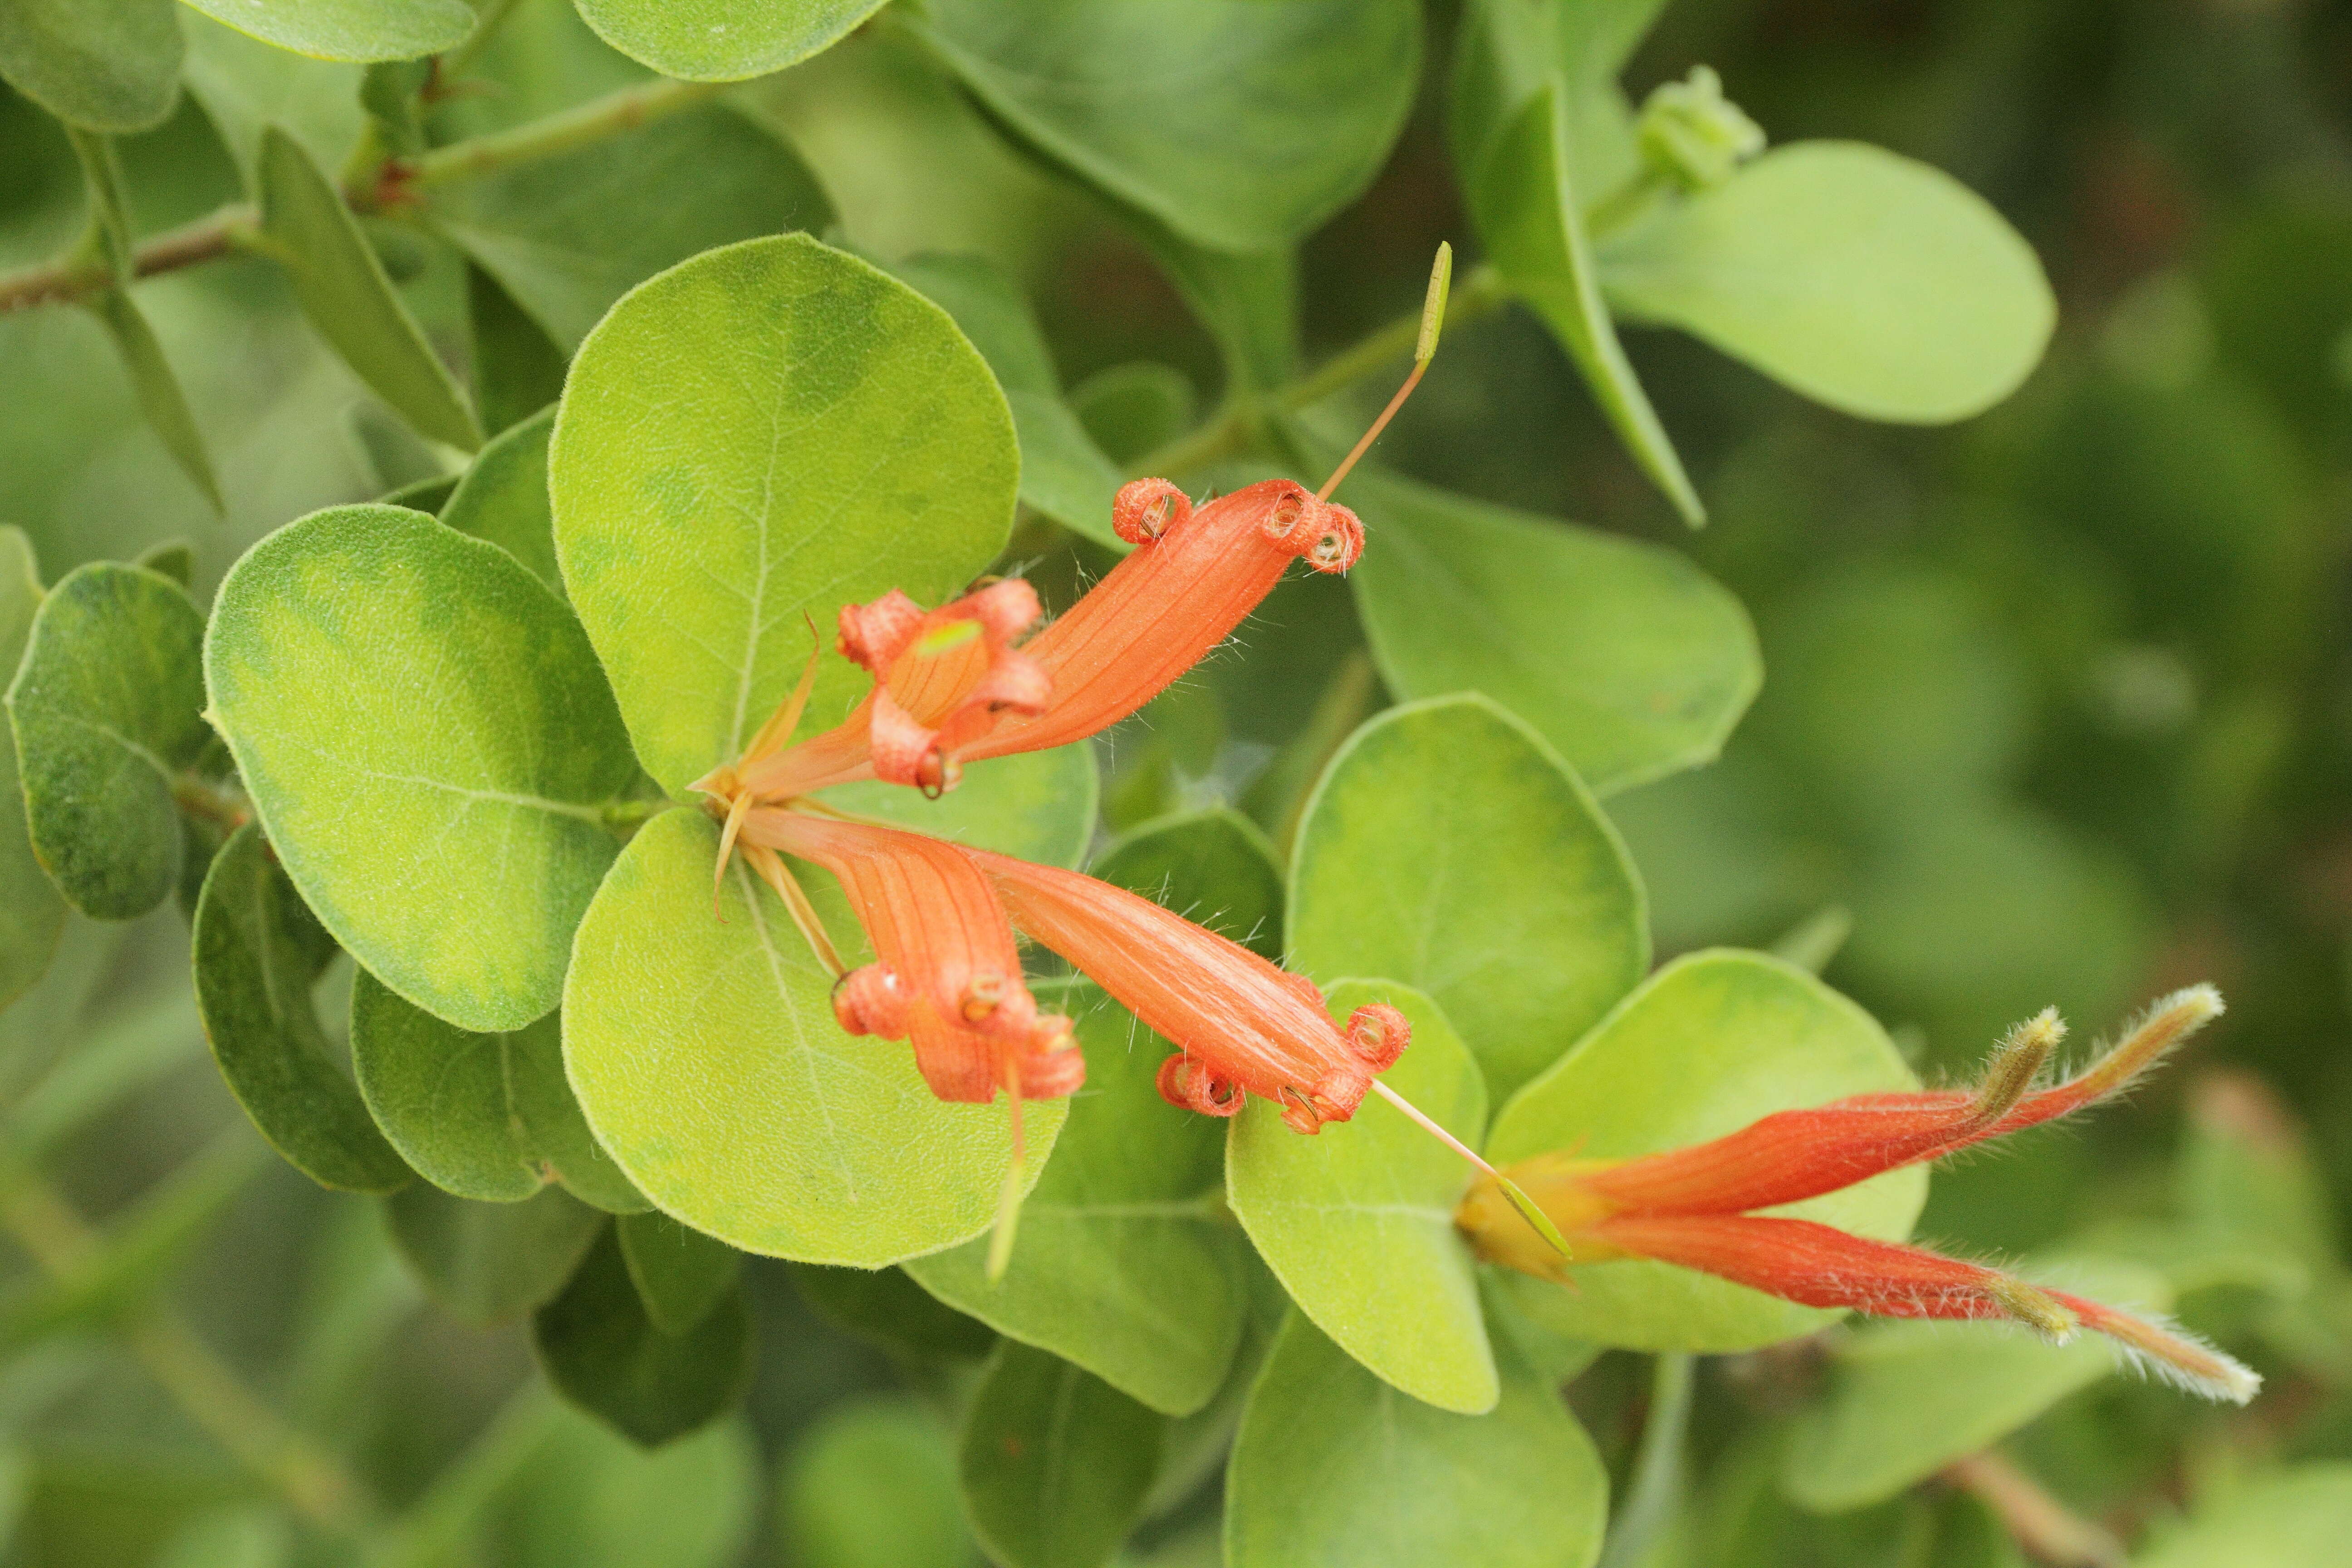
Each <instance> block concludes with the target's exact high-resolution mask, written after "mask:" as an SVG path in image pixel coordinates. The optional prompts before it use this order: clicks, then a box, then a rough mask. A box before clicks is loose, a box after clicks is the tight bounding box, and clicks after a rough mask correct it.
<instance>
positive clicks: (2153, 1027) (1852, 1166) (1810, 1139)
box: [1454, 985, 2261, 1405]
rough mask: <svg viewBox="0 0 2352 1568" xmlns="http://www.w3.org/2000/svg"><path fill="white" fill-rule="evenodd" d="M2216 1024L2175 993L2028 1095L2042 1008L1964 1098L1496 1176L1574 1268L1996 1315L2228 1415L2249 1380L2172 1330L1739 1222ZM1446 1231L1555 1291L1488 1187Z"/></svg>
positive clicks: (1827, 1232)
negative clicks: (2085, 1340)
mask: <svg viewBox="0 0 2352 1568" xmlns="http://www.w3.org/2000/svg"><path fill="white" fill-rule="evenodd" d="M2220 1013H2221V996H2220V995H2219V994H2217V993H2215V992H2214V990H2213V989H2212V988H2211V987H2210V986H2205V985H2199V986H2192V987H2190V988H2189V989H2188V990H2186V991H2181V992H2178V993H2175V994H2173V995H2170V996H2168V997H2166V998H2165V999H2164V1000H2162V1001H2161V1002H2158V1004H2157V1005H2156V1006H2155V1007H2154V1008H2152V1009H2151V1010H2150V1011H2149V1012H2148V1014H2147V1016H2145V1017H2144V1018H2142V1019H2141V1020H2140V1021H2139V1022H2138V1023H2137V1025H2135V1026H2133V1027H2132V1028H2131V1029H2130V1030H2128V1031H2127V1032H2126V1035H2125V1037H2124V1039H2123V1040H2122V1042H2121V1043H2119V1044H2118V1045H2117V1046H2116V1047H2115V1048H2114V1049H2113V1050H2112V1051H2109V1052H2108V1053H2106V1054H2105V1056H2103V1057H2102V1058H2100V1059H2099V1060H2098V1061H2097V1062H2096V1063H2095V1064H2094V1065H2093V1066H2092V1067H2091V1068H2088V1069H2087V1070H2086V1071H2084V1072H2082V1073H2080V1074H2078V1075H2076V1076H2074V1078H2071V1079H2067V1080H2065V1081H2064V1082H2062V1083H2059V1084H2056V1085H2054V1086H2053V1087H2051V1088H2048V1089H2042V1090H2039V1091H2032V1088H2031V1086H2032V1081H2033V1079H2034V1076H2035V1075H2036V1074H2037V1073H2038V1072H2039V1071H2040V1070H2041V1068H2042V1063H2043V1062H2044V1061H2046V1060H2047V1059H2048V1058H2049V1055H2050V1052H2051V1051H2052V1049H2053V1047H2055V1046H2056V1045H2057V1043H2058V1041H2059V1039H2060V1037H2062V1036H2063V1028H2062V1027H2061V1026H2060V1025H2059V1023H2058V1020H2057V1016H2056V1015H2055V1014H2054V1013H2043V1014H2042V1015H2041V1016H2039V1017H2036V1018H2033V1019H2032V1020H2030V1021H2029V1022H2027V1023H2025V1024H2022V1025H2020V1026H2018V1027H2017V1028H2016V1029H2014V1030H2012V1031H2011V1034H2010V1036H2009V1037H2008V1038H2007V1039H2006V1040H2004V1041H2003V1042H2002V1044H2001V1046H2000V1049H1999V1050H1998V1051H1996V1052H1995V1054H1994V1057H1993V1059H1992V1062H1991V1065H1990V1068H1989V1070H1988V1071H1987V1073H1986V1076H1985V1079H1984V1081H1983V1082H1982V1083H1981V1084H1980V1085H1979V1086H1978V1087H1977V1088H1976V1089H1972V1090H1961V1089H1952V1090H1940V1091H1929V1092H1925V1093H1919V1094H1875V1095H1859V1096H1855V1097H1853V1098H1852V1099H1848V1100H1836V1101H1832V1103H1830V1104H1828V1105H1824V1106H1819V1107H1815V1108H1813V1109H1811V1110H1789V1111H1780V1112H1778V1113H1776V1114H1774V1115H1771V1116H1767V1117H1765V1118H1763V1119H1762V1120H1760V1121H1756V1122H1754V1123H1752V1124H1750V1125H1749V1126H1748V1127H1745V1128H1743V1129H1741V1130H1740V1131H1737V1132H1734V1133H1731V1134H1730V1135H1728V1136H1727V1137H1723V1138H1718V1139H1716V1140H1714V1141H1713V1142H1707V1143H1701V1144H1697V1145H1696V1146H1694V1147H1692V1148H1688V1149H1678V1150H1674V1151H1670V1152H1664V1153H1659V1154H1648V1155H1643V1156H1641V1157H1639V1158H1635V1159H1630V1160H1585V1159H1578V1158H1575V1157H1574V1156H1572V1155H1570V1153H1568V1152H1564V1151H1563V1152H1553V1153H1549V1154H1539V1155H1537V1156H1535V1157H1534V1158H1533V1159H1530V1160H1527V1161H1523V1162H1521V1163H1519V1164H1517V1165H1515V1166H1512V1167H1510V1168H1508V1169H1507V1171H1506V1172H1505V1173H1504V1174H1505V1175H1507V1176H1510V1177H1512V1178H1514V1179H1516V1180H1517V1182H1518V1184H1519V1185H1520V1186H1521V1187H1522V1188H1523V1189H1524V1190H1525V1192H1526V1193H1527V1194H1528V1195H1529V1196H1530V1197H1532V1198H1533V1199H1534V1201H1535V1203H1536V1204H1537V1205H1538V1207H1540V1208H1541V1209H1542V1210H1543V1212H1544V1213H1545V1214H1546V1215H1548V1216H1549V1218H1550V1219H1551V1220H1552V1222H1553V1223H1554V1224H1555V1225H1556V1226H1559V1230H1560V1231H1561V1232H1562V1234H1563V1235H1564V1236H1565V1237H1567V1239H1568V1242H1569V1246H1570V1251H1571V1253H1572V1255H1573V1257H1574V1258H1575V1260H1576V1261H1577V1262H1578V1263H1580V1264H1597V1263H1605V1262H1609V1261H1612V1260H1613V1259H1618V1258H1649V1259H1652V1260H1654V1261H1656V1262H1661V1263H1672V1264H1676V1265H1679V1266H1680V1267H1682V1268H1695V1269H1697V1270H1699V1271H1700V1272H1702V1273H1706V1274H1713V1275H1716V1276H1717V1277H1718V1278H1720V1279H1729V1280H1732V1281H1734V1282H1736V1283H1738V1284H1741V1285H1746V1286H1748V1287H1750V1288H1752V1289H1758V1290H1762V1291H1764V1292H1766V1293H1767V1294H1769V1295H1773V1296H1778V1297H1780V1298H1781V1299H1782V1300H1790V1301H1796V1302H1799V1303H1801V1304H1802V1305H1805V1306H1809V1307H1828V1308H1846V1309H1851V1310H1855V1311H1860V1312H1867V1313H1871V1314H1874V1315H1876V1316H1880V1317H1896V1318H1954V1319H1969V1318H2000V1319H2006V1320H2009V1321H2014V1322H2020V1323H2023V1324H2025V1325H2026V1326H2027V1327H2029V1328H2032V1329H2033V1330H2035V1331H2039V1332H2041V1333H2042V1334H2045V1335H2047V1336H2049V1337H2051V1338H2053V1339H2058V1340H2063V1339H2066V1338H2068V1337H2070V1336H2071V1335H2072V1334H2073V1333H2074V1332H2075V1331H2077V1330H2078V1329H2084V1328H2088V1329H2091V1330H2093V1331H2096V1332H2098V1333H2102V1334H2105V1335H2107V1336H2108V1337H2109V1338H2111V1339H2113V1340H2115V1341H2116V1342H2118V1343H2120V1344H2122V1345H2123V1346H2124V1347H2125V1348H2126V1350H2127V1351H2128V1352H2131V1353H2132V1354H2133V1355H2134V1357H2135V1358H2136V1359H2137V1360H2138V1361H2139V1362H2140V1363H2142V1364H2143V1365H2145V1366H2147V1367H2148V1368H2149V1369H2150V1370H2152V1371H2154V1372H2156V1373H2158V1374H2160V1375H2163V1376H2165V1377H2167V1378H2169V1379H2170V1380H2172V1381H2174V1382H2176V1383H2179V1384H2181V1385H2182V1386H2184V1387H2187V1388H2189V1389H2192V1390H2194V1391H2196V1392H2198V1393H2200V1394H2206V1395H2208V1396H2209V1397H2212V1398H2217V1399H2229V1400H2232V1401H2234V1402H2236V1403H2238V1404H2241V1405H2242V1404H2244V1403H2245V1402H2246V1401H2247V1400H2249V1399H2251V1398H2252V1397H2253V1394H2254V1391H2255V1390H2256V1389H2257V1388H2258V1387H2260V1386H2261V1379H2260V1378H2258V1377H2256V1376H2255V1374H2254V1373H2252V1372H2250V1371H2248V1370H2247V1369H2246V1368H2245V1367H2243V1366H2241V1365H2239V1364H2238V1363H2236V1362H2234V1361H2232V1360H2231V1359H2230V1358H2229V1357H2228V1356H2226V1355H2223V1354H2222V1353H2221V1352H2219V1351H2216V1350H2213V1349H2212V1348H2211V1347H2210V1346H2207V1345H2205V1344H2202V1343H2200V1342H2198V1341H2196V1340H2195V1339H2193V1338H2191V1337H2190V1336H2189V1335H2187V1334H2184V1333H2181V1332H2179V1331H2175V1330H2172V1329H2169V1328H2167V1327H2164V1326H2162V1325H2159V1324H2156V1323H2152V1322H2148V1321H2144V1320H2141V1319H2138V1318H2135V1317H2132V1316H2130V1315H2129V1314H2126V1313H2123V1312H2119V1311H2116V1310H2114V1309H2113V1308H2109V1307H2103V1306H2101V1305H2099V1304H2098V1303H2096V1302H2094V1301H2086V1300H2083V1299H2082V1298H2080V1297H2077V1296H2070V1295H2068V1294H2066V1293H2064V1292H2063V1291H2059V1290H2051V1289H2043V1288H2042V1287H2039V1286H2035V1285H2031V1284H2028V1283H2027V1282H2026V1281H2024V1280H2022V1279H2018V1278H2016V1277H2015V1276H2013V1275H2010V1274H2004V1273H2002V1272H2000V1270H1998V1269H1994V1268H1986V1267H1984V1266H1982V1265H1980V1264H1975V1263H1968V1262H1964V1261H1962V1260H1960V1259H1958V1258H1945V1257H1942V1256H1940V1255H1938V1254H1937V1253H1933V1252H1929V1251H1927V1250H1926V1249H1924V1248H1921V1247H1906V1246H1901V1245H1898V1244H1895V1243H1893V1242H1885V1241H1872V1240H1868V1239H1866V1238H1864V1237H1857V1236H1850V1235H1848V1234H1847V1233H1846V1232H1844V1231H1842V1230H1838V1229H1835V1228H1833V1227H1832V1226H1825V1225H1819V1224H1815V1223H1813V1222H1812V1221H1810V1220H1801V1219H1789V1218H1783V1217H1778V1216H1772V1215H1759V1214H1756V1213H1754V1212H1752V1211H1754V1210H1757V1209H1764V1208H1772V1207H1777V1206H1779V1205H1783V1204H1790V1203H1796V1202H1799V1201H1801V1200H1802V1199H1805V1198H1809V1197H1816V1196H1819V1195H1820V1194H1823V1193H1830V1192H1835V1191H1838V1190H1840V1189H1842V1188H1844V1187H1848V1186H1851V1185H1853V1184H1854V1183H1856V1182H1860V1181H1864V1180H1865V1179H1867V1178H1869V1177H1871V1176H1874V1175H1877V1174H1879V1173H1882V1172H1885V1171H1891V1170H1895V1169H1897V1168H1899V1167H1901V1166H1905V1165H1912V1164H1917V1163H1921V1162H1923V1161H1927V1160H1932V1159H1935V1158H1937V1157H1938V1156H1940V1155H1943V1154H1947V1153H1949V1152H1953V1151H1955V1150H1958V1149H1963V1148H1966V1147H1968V1146H1969V1144H1972V1143H1976V1142H1982V1141H1983V1140H1985V1139H1988V1138H1995V1137H2000V1136H2004V1135H2006V1134H2008V1133H2011V1132H2015V1131H2021V1130H2023V1129H2025V1128H2028V1127H2032V1126H2036V1125H2038V1124H2040V1123H2042V1122H2044V1121H2051V1120H2053V1119H2054V1118H2057V1117H2060V1116H2064V1115H2067V1114H2069V1113H2070V1112H2072V1111H2074V1110H2080V1109H2081V1108H2083V1107H2084V1106H2085V1105H2089V1104H2091V1103H2093V1102H2094V1101H2096V1100H2103V1099H2105V1098H2107V1097H2109V1096H2111V1095H2113V1094H2115V1093H2116V1092H2117V1091H2118V1090H2120V1089H2123V1088H2125V1087H2126V1085H2128V1084H2129V1083H2130V1082H2131V1081H2132V1080H2133V1079H2136V1078H2137V1077H2138V1076H2139V1075H2140V1074H2141V1073H2142V1072H2144V1071H2146V1070H2147V1068H2148V1067H2149V1066H2151V1065H2152V1064H2153V1063H2154V1062H2155V1061H2156V1060H2157V1059H2158V1058H2160V1057H2161V1056H2162V1055H2163V1054H2164V1053H2165V1052H2166V1051H2167V1050H2168V1049H2170V1048H2171V1047H2173V1046H2174V1045H2176V1044H2178V1043H2179V1041H2180V1040H2182V1039H2185V1038H2186V1037H2188V1036H2189V1035H2190V1034H2192V1033H2194V1032H2195V1031H2196V1030H2197V1029H2198V1028H2199V1027H2200V1026H2203V1025H2204V1024H2205V1023H2206V1022H2207V1021H2208V1020H2210V1019H2211V1018H2213V1017H2215V1016H2219V1015H2220ZM1454 1219H1455V1223H1456V1225H1458V1226H1460V1227H1461V1229H1462V1230H1463V1231H1464V1233H1465V1235H1467V1236H1468V1237H1469V1238H1470V1241H1471V1244H1472V1246H1473V1247H1475V1248H1476V1250H1477V1251H1478V1253H1479V1255H1480V1256H1481V1257H1483V1258H1486V1259H1488V1260H1489V1261H1491V1262H1495V1263H1499V1264H1503V1265H1506V1266H1507V1267H1509V1268H1517V1269H1519V1270H1521V1271H1522V1272H1525V1273H1528V1274H1534V1275H1538V1276H1540V1277H1543V1278H1546V1279H1562V1280H1564V1279H1567V1275H1566V1273H1565V1260H1564V1259H1563V1258H1560V1257H1559V1255H1558V1254H1557V1253H1555V1252H1553V1251H1551V1250H1550V1249H1549V1248H1547V1247H1539V1246H1537V1245H1535V1243H1534V1238H1533V1237H1532V1235H1531V1233H1530V1232H1529V1231H1528V1229H1527V1228H1526V1227H1525V1226H1521V1225H1520V1224H1519V1223H1518V1219H1517V1215H1515V1214H1513V1212H1512V1210H1511V1206H1510V1205H1509V1203H1508V1202H1507V1195H1506V1194H1504V1193H1503V1191H1502V1190H1501V1188H1500V1187H1499V1186H1498V1185H1497V1184H1496V1180H1495V1179H1494V1178H1493V1177H1481V1178H1480V1179H1479V1180H1478V1181H1477V1182H1476V1183H1475V1184H1473V1186H1472V1187H1471V1189H1470V1193H1469V1194H1468V1196H1466V1197H1465V1198H1464V1200H1463V1202H1462V1205H1461V1207H1460V1209H1459V1210H1458V1211H1457V1212H1456V1214H1455V1216H1454Z"/></svg>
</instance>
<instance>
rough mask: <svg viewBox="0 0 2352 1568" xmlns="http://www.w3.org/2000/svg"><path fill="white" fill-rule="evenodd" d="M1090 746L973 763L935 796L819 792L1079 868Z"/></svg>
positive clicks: (888, 790)
mask: <svg viewBox="0 0 2352 1568" xmlns="http://www.w3.org/2000/svg"><path fill="white" fill-rule="evenodd" d="M1101 787H1102V786H1101V783H1100V781H1099V779H1098V778H1097V774H1096V771H1095V749H1094V747H1093V746H1092V745H1091V744H1089V743H1088V742H1084V741H1078V742H1073V743H1071V744H1069V745H1066V746H1055V747H1053V748H1052V749H1050V750H1047V751H1043V752H1016V753H1014V754H1013V755H1012V756H1009V757H995V758H992V759H990V760H989V761H987V762H984V763H973V764H972V765H971V766H970V767H968V768H966V769H965V770H964V775H963V782H962V783H961V784H958V785H956V787H955V788H953V789H951V790H950V791H948V793H947V794H945V795H941V796H940V797H939V798H938V799H937V800H932V799H929V798H928V797H927V796H925V795H924V794H923V792H922V791H920V790H917V789H909V788H908V787H907V786H906V785H905V784H882V783H880V782H878V781H877V780H871V779H869V780H866V782H864V783H861V784H836V785H835V786H834V787H833V788H831V789H829V790H825V791H824V792H823V795H822V798H823V799H824V800H826V801H829V802H831V803H832V804H833V805H836V806H839V807H840V808H841V809H842V810H844V811H853V812H856V813H857V814H858V815H859V816H876V817H880V818H881V819H882V820H884V821H886V822H895V823H897V824H898V825H899V826H902V827H911V828H913V829H914V830H915V831H916V832H918V833H928V834H929V835H930V836H931V837H934V838H945V839H950V840H951V841H953V842H955V843H957V844H969V845H971V847H973V848H975V849H993V850H995V851H996V852H997V853H998V854H999V855H1010V856H1013V858H1016V859H1021V860H1034V861H1038V862H1042V863H1043V864H1045V865H1048V866H1076V864H1077V863H1078V862H1079V861H1080V860H1083V859H1085V858H1086V854H1087V844H1088V843H1089V842H1091V841H1092V840H1093V838H1094V833H1095V805H1096V801H1097V798H1098V797H1099V795H1100V794H1101Z"/></svg>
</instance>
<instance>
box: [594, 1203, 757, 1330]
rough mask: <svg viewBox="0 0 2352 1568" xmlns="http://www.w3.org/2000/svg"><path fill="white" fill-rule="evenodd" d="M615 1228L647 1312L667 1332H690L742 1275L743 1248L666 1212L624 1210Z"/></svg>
mask: <svg viewBox="0 0 2352 1568" xmlns="http://www.w3.org/2000/svg"><path fill="white" fill-rule="evenodd" d="M613 1233H614V1235H615V1236H617V1237H619V1238H620V1242H621V1258H622V1260H623V1261H625V1263H627V1265H628V1266H629V1280H630V1283H632V1284H634V1285H635V1287H636V1288H637V1299H638V1300H639V1301H641V1302H643V1303H644V1305H645V1310H646V1317H648V1318H650V1319H652V1320H653V1325H654V1327H655V1328H656V1329H659V1330H660V1331H662V1332H663V1333H666V1334H684V1333H688V1332H690V1331H693V1330H694V1329H695V1328H696V1327H697V1326H698V1324H700V1323H701V1321H702V1320H703V1319H705V1318H707V1317H709V1315H710V1313H711V1310H713V1309H714V1308H716V1307H717V1306H718V1305H719V1302H720V1301H722V1300H725V1299H726V1297H727V1295H728V1293H729V1292H730V1291H731V1290H733V1289H735V1288H736V1282H737V1280H738V1279H739V1278H740V1276H741V1274H742V1263H743V1255H742V1254H741V1253H740V1252H738V1251H736V1250H735V1249H734V1248H733V1247H730V1246H728V1245H727V1244H726V1243H725V1242H723V1241H718V1240H714V1239H713V1238H711V1237H707V1236H705V1235H703V1234H702V1233H701V1232H700V1231H698V1230H688V1228H687V1227H686V1226H682V1225H680V1224H678V1223H677V1221H676V1220H674V1219H672V1218H670V1217H669V1215H666V1214H656V1213H651V1212H648V1213H645V1214H633V1215H622V1216H621V1217H620V1218H619V1219H618V1220H616V1221H614V1226H613Z"/></svg>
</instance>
